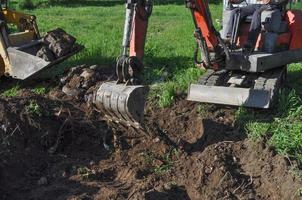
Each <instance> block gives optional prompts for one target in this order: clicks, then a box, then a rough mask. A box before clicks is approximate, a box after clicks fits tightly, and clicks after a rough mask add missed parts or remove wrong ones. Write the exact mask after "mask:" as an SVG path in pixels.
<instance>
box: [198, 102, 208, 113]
mask: <svg viewBox="0 0 302 200" xmlns="http://www.w3.org/2000/svg"><path fill="white" fill-rule="evenodd" d="M205 112H206V108H205V104H199V105H198V106H197V113H198V114H200V115H203V114H204V113H205Z"/></svg>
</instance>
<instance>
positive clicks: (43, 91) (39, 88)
mask: <svg viewBox="0 0 302 200" xmlns="http://www.w3.org/2000/svg"><path fill="white" fill-rule="evenodd" d="M31 91H32V92H33V93H35V94H37V95H43V94H46V93H47V92H48V90H47V88H46V87H43V86H37V87H36V88H34V89H32V90H31Z"/></svg>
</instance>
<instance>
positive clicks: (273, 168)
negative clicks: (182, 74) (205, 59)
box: [0, 66, 302, 200]
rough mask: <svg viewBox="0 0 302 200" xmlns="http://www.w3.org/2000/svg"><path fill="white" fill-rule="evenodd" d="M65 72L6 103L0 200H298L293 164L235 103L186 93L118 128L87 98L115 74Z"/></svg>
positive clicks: (1, 114)
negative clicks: (46, 88) (250, 134)
mask: <svg viewBox="0 0 302 200" xmlns="http://www.w3.org/2000/svg"><path fill="white" fill-rule="evenodd" d="M66 74H67V76H65V77H64V78H62V79H61V83H60V84H59V86H57V87H55V88H54V89H52V90H51V91H50V92H48V93H47V94H45V95H36V94H34V93H33V92H31V91H30V90H29V89H26V87H24V89H22V91H21V92H20V94H19V96H18V97H14V98H1V99H0V142H1V143H0V160H1V161H0V186H1V187H0V199H1V200H2V199H3V200H19V199H22V200H23V199H31V200H48V199H49V200H53V199H70V200H71V199H73V200H89V199H100V200H107V199H108V200H109V199H110V200H111V199H117V200H120V199H131V200H140V199H147V200H189V199H191V200H195V199H196V200H199V199H276V200H277V199H278V200H279V199H299V197H298V194H299V192H301V191H300V190H301V189H300V188H301V187H302V185H301V183H302V182H301V180H299V179H298V178H295V177H294V176H293V175H292V173H290V172H289V169H290V162H289V161H288V160H287V159H285V158H283V157H282V156H280V155H277V154H276V153H275V152H274V150H273V149H272V148H270V147H269V146H267V145H266V144H265V142H253V141H250V140H249V139H247V137H246V135H245V134H244V133H243V132H242V131H240V130H239V129H238V128H237V127H236V125H234V124H235V123H234V112H235V109H233V108H227V107H219V106H210V105H205V106H203V107H200V106H198V104H196V103H192V102H188V101H185V100H184V97H183V96H179V97H177V99H176V101H175V103H174V104H173V105H172V106H171V107H169V108H165V109H159V108H158V107H156V105H154V103H153V102H148V105H147V109H146V117H145V131H135V130H133V129H129V130H128V129H119V127H118V126H116V125H112V124H109V125H108V124H107V123H106V121H105V120H104V119H103V116H102V114H100V113H97V112H96V111H95V110H94V109H93V107H92V106H91V104H90V103H89V102H90V101H89V100H90V97H91V93H92V91H93V89H94V88H95V85H98V84H99V83H101V82H103V81H106V80H109V79H112V77H110V75H111V74H112V72H111V70H110V69H108V68H102V67H101V68H99V67H97V66H92V67H90V68H87V67H85V66H79V67H78V68H73V70H71V71H69V72H67V73H66ZM62 90H63V91H62ZM37 105H38V106H37Z"/></svg>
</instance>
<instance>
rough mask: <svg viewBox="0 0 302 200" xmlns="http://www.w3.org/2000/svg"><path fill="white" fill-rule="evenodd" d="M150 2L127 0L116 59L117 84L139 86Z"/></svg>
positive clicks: (146, 0) (149, 14) (147, 0)
mask: <svg viewBox="0 0 302 200" xmlns="http://www.w3.org/2000/svg"><path fill="white" fill-rule="evenodd" d="M152 8H153V5H152V1H151V0H127V2H126V18H125V26H124V36H123V43H122V51H121V55H120V56H119V57H118V58H117V65H116V73H117V76H118V83H126V84H131V85H135V84H140V82H141V79H140V74H141V71H142V69H143V64H142V59H143V56H144V47H145V39H146V34H147V28H148V19H149V17H150V16H151V13H152Z"/></svg>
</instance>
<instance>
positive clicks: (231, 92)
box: [94, 0, 302, 128]
mask: <svg viewBox="0 0 302 200" xmlns="http://www.w3.org/2000/svg"><path fill="white" fill-rule="evenodd" d="M257 3H258V2H252V0H251V1H250V2H247V1H240V2H239V3H236V4H234V5H233V4H231V3H230V2H229V1H225V2H224V5H223V6H224V9H223V20H222V21H223V23H222V25H223V27H222V30H221V31H220V32H218V31H217V30H216V29H215V28H214V25H213V21H212V17H211V13H210V9H209V4H208V1H207V0H186V7H187V8H188V9H189V10H190V12H191V13H192V18H193V23H194V28H195V31H194V37H195V39H196V46H197V47H196V50H195V52H194V61H195V63H196V65H197V66H200V67H203V68H205V69H206V72H205V74H204V75H203V76H202V77H200V79H199V81H198V82H197V83H196V84H191V85H190V87H189V90H188V97H187V100H189V101H196V102H205V103H214V104H224V105H234V106H246V107H254V108H269V107H271V105H272V104H273V103H274V100H275V97H276V94H277V93H278V91H279V90H280V88H281V87H282V85H283V84H284V81H285V79H286V72H287V65H288V64H290V63H295V62H301V61H302V38H301V35H302V27H301V23H302V11H297V10H291V9H288V8H287V6H288V5H287V3H285V4H282V5H281V4H280V5H279V9H268V10H264V11H263V12H262V13H261V24H262V31H261V33H260V35H259V37H258V40H257V44H256V47H255V51H253V52H250V53H248V54H246V53H244V51H242V47H243V45H244V44H245V43H246V41H247V35H248V32H249V27H250V24H251V19H250V17H246V18H244V19H241V18H240V15H239V16H238V15H236V17H235V19H234V20H233V21H232V22H231V23H233V31H232V35H231V44H226V42H225V37H226V25H227V23H230V20H229V19H230V16H231V13H232V12H233V11H234V9H236V8H238V7H239V8H240V7H242V6H245V5H246V4H257ZM275 3H276V4H277V3H278V0H276V2H275ZM152 7H153V6H152V1H151V0H127V2H126V18H125V27H124V36H123V43H122V50H121V55H120V56H119V57H118V59H117V64H116V74H117V81H114V82H106V83H103V84H102V85H101V86H100V87H99V88H98V90H97V92H96V94H95V97H94V104H95V105H96V107H97V108H99V109H100V110H102V111H103V112H104V113H105V114H106V117H107V118H108V119H109V120H111V121H113V122H116V123H119V124H123V125H126V126H132V127H135V128H140V127H141V126H142V124H143V117H144V107H145V102H146V96H147V94H148V91H149V87H148V86H145V85H143V80H142V78H141V77H140V76H141V72H142V70H143V56H144V46H145V40H146V35H147V27H148V19H149V17H150V16H151V13H152ZM198 52H200V58H201V60H200V61H199V60H198V57H199V53H198Z"/></svg>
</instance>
